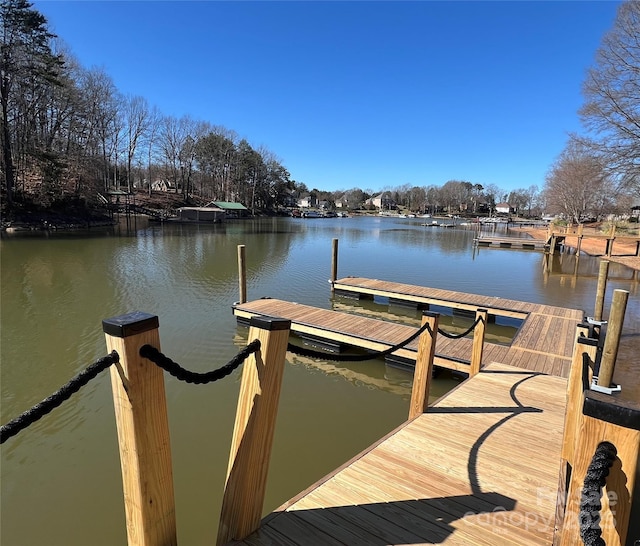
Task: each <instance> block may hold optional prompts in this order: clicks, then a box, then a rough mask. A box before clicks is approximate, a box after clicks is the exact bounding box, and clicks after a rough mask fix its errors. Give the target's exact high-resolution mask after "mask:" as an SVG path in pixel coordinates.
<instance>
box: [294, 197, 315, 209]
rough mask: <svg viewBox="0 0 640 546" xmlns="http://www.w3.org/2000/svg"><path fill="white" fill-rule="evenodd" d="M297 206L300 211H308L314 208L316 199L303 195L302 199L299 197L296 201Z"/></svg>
mask: <svg viewBox="0 0 640 546" xmlns="http://www.w3.org/2000/svg"><path fill="white" fill-rule="evenodd" d="M298 206H299V207H300V208H301V209H309V208H311V207H315V206H316V198H315V197H311V196H310V195H305V196H304V197H301V198H300V199H298Z"/></svg>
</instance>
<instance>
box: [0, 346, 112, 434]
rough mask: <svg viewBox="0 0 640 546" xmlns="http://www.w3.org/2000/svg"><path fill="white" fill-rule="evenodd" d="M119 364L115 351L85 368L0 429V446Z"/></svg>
mask: <svg viewBox="0 0 640 546" xmlns="http://www.w3.org/2000/svg"><path fill="white" fill-rule="evenodd" d="M116 362H120V356H119V355H118V353H117V352H116V351H111V353H110V354H109V355H107V356H105V357H103V358H101V359H99V360H96V361H95V362H94V363H93V364H90V365H89V366H87V367H86V368H85V369H84V370H83V371H81V372H80V373H79V374H78V375H76V376H75V377H74V378H73V379H71V381H69V382H68V383H67V384H66V385H64V386H62V387H61V388H60V389H58V390H57V391H56V392H54V393H53V394H52V395H51V396H49V397H47V398H45V399H44V400H43V401H42V402H39V403H37V404H36V405H35V406H33V407H32V408H30V409H28V410H27V411H25V412H24V413H22V414H21V415H19V416H18V417H16V418H15V419H13V420H11V421H9V422H8V423H7V424H6V425H3V426H2V427H0V444H4V443H5V442H6V441H7V440H8V439H9V438H11V437H12V436H15V435H16V434H18V433H19V432H21V431H22V430H24V429H25V428H27V427H28V426H30V425H32V424H33V423H35V422H36V421H37V420H38V419H40V418H42V417H44V416H45V415H47V414H48V413H51V411H53V410H54V409H55V408H57V407H58V406H59V405H60V404H62V402H64V401H65V400H68V399H69V398H71V395H73V394H75V393H76V392H78V391H79V390H80V389H81V388H82V387H84V386H85V385H86V384H87V383H89V381H91V380H92V379H94V378H95V377H96V376H97V375H98V374H99V373H100V372H102V371H104V370H106V369H107V368H108V367H109V366H111V365H112V364H115V363H116Z"/></svg>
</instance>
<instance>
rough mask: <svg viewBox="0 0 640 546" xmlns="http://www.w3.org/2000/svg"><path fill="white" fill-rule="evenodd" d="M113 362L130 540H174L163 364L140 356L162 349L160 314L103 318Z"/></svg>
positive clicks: (134, 543) (160, 544)
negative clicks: (142, 351) (116, 361)
mask: <svg viewBox="0 0 640 546" xmlns="http://www.w3.org/2000/svg"><path fill="white" fill-rule="evenodd" d="M102 326H103V330H104V333H105V338H106V342H107V350H108V351H114V350H115V351H117V352H118V354H119V355H120V363H119V364H117V365H115V366H111V371H110V373H111V386H112V390H113V403H114V407H115V413H116V426H117V430H118V446H119V448H120V464H121V466H122V481H123V487H124V506H125V515H126V524H127V541H128V544H129V546H174V545H175V544H176V543H177V538H176V518H175V504H174V493H173V476H172V470H171V446H170V443H169V423H168V418H167V401H166V395H165V390H164V377H163V372H162V369H161V368H159V367H158V366H156V365H155V364H153V363H152V362H151V361H149V360H147V359H145V358H143V357H141V356H140V347H142V346H143V345H146V344H149V345H152V346H153V347H155V348H156V349H158V350H160V338H159V334H158V317H157V316H155V315H149V314H147V313H141V312H135V313H130V314H127V315H121V316H119V317H114V318H111V319H106V320H104V321H103V322H102Z"/></svg>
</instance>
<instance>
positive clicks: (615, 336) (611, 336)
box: [598, 290, 629, 387]
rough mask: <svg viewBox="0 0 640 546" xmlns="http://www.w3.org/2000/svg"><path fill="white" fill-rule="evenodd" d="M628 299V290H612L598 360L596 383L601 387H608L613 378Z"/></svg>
mask: <svg viewBox="0 0 640 546" xmlns="http://www.w3.org/2000/svg"><path fill="white" fill-rule="evenodd" d="M628 299H629V292H628V291H627V290H614V291H613V301H612V303H611V312H610V313H609V322H608V323H607V335H606V337H605V340H604V349H603V350H602V361H601V362H600V370H599V371H598V385H599V386H602V387H609V386H610V385H611V380H612V379H613V370H614V368H615V362H616V358H617V356H618V347H619V346H620V335H621V334H622V324H623V322H624V314H625V311H626V309H627V301H628Z"/></svg>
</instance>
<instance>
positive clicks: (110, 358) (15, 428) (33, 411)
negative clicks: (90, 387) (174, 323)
mask: <svg viewBox="0 0 640 546" xmlns="http://www.w3.org/2000/svg"><path fill="white" fill-rule="evenodd" d="M259 350H260V341H259V340H257V339H256V340H254V341H252V342H251V343H249V344H248V345H247V346H246V347H245V348H244V349H242V350H241V351H240V352H239V353H238V354H237V355H236V356H235V357H233V358H232V359H231V360H230V361H229V362H227V364H225V365H224V366H221V367H220V368H218V369H216V370H213V371H210V372H206V373H198V372H190V371H189V370H185V369H184V368H182V367H181V366H180V365H179V364H177V363H175V362H174V361H173V360H171V359H170V358H168V357H166V356H165V355H163V354H162V353H161V352H160V351H158V350H157V349H155V348H154V347H152V346H151V345H143V346H142V347H141V348H140V356H142V357H144V358H147V359H148V360H150V361H151V362H153V363H154V364H156V365H157V366H159V367H160V368H162V369H163V370H165V371H167V372H169V373H170V374H171V375H172V376H174V377H176V378H178V379H179V380H181V381H185V382H187V383H195V384H205V383H212V382H213V381H217V380H218V379H222V378H223V377H226V376H228V375H229V374H230V373H231V372H233V370H235V369H236V368H237V367H238V366H240V364H242V363H243V362H244V361H245V360H246V358H247V357H248V356H249V355H250V354H251V353H255V352H256V351H259ZM118 362H120V356H119V355H118V353H117V352H116V351H112V352H111V353H110V354H109V355H107V356H105V357H103V358H101V359H99V360H97V361H96V362H94V363H93V364H90V365H89V366H87V368H86V369H85V370H83V371H82V372H80V373H79V374H78V375H76V376H75V377H74V378H73V379H71V381H69V382H68V383H67V384H66V385H64V386H63V387H61V388H60V389H59V390H58V391H56V392H54V393H53V394H52V395H51V396H49V397H47V398H45V399H44V400H43V401H42V402H39V403H38V404H36V405H35V406H33V407H32V408H30V409H28V410H27V411H25V412H24V413H22V414H21V415H19V416H18V417H16V418H15V419H13V420H11V421H9V422H8V423H7V424H6V425H3V426H1V427H0V444H3V443H4V442H5V441H7V440H8V439H9V438H11V437H13V436H15V435H16V434H18V433H19V432H21V431H22V430H24V429H25V428H27V427H28V426H30V425H32V424H33V423H35V422H36V421H37V420H39V419H41V418H42V417H44V416H45V415H47V414H48V413H50V412H51V411H53V410H54V409H55V408H57V407H58V406H59V405H60V404H62V403H63V402H64V401H65V400H68V399H69V398H70V397H71V395H73V394H75V393H76V392H78V391H79V390H80V389H81V388H82V387H84V386H85V385H86V384H87V383H89V381H91V380H92V379H94V378H95V377H96V376H97V375H98V374H99V373H100V372H102V371H104V370H106V369H107V368H109V367H110V366H111V365H112V364H117V363H118Z"/></svg>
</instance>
